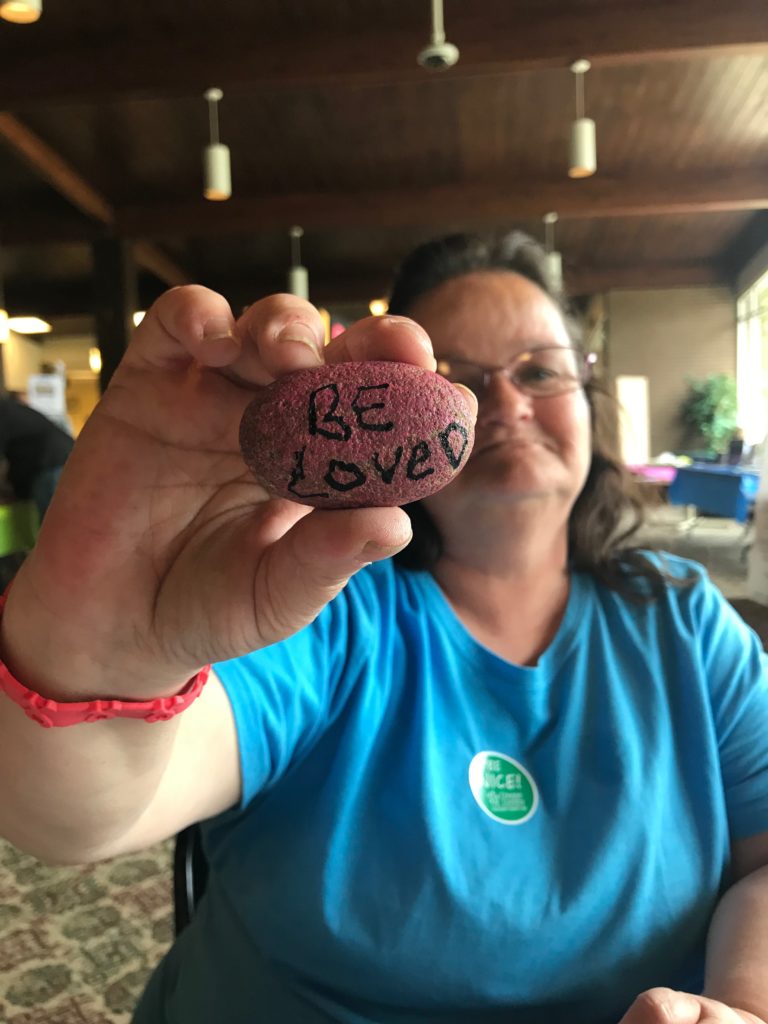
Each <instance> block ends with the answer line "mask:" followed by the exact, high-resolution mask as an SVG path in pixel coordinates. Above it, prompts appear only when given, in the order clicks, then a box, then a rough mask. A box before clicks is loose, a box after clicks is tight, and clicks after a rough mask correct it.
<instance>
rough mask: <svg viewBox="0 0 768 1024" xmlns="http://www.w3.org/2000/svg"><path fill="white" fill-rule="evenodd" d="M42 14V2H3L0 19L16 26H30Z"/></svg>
mask: <svg viewBox="0 0 768 1024" xmlns="http://www.w3.org/2000/svg"><path fill="white" fill-rule="evenodd" d="M42 13H43V0H3V2H2V3H0V18H5V20H6V21H12V22H14V23H15V24H16V25H31V24H32V23H33V22H35V21H37V19H38V18H39V17H40V15H41V14H42Z"/></svg>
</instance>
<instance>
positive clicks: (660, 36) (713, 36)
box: [0, 0, 768, 107]
mask: <svg viewBox="0 0 768 1024" xmlns="http://www.w3.org/2000/svg"><path fill="white" fill-rule="evenodd" d="M450 31H451V39H452V40H454V41H455V42H456V44H457V45H458V46H459V48H460V50H461V59H460V61H459V63H458V64H457V65H456V67H454V68H453V69H451V71H449V72H447V74H449V75H451V76H456V77H462V76H467V75H478V74H504V73H509V72H514V71H519V70H531V69H536V68H563V69H565V68H566V67H567V66H568V65H569V63H570V62H571V61H572V60H573V59H574V57H578V56H585V57H589V58H590V59H591V60H592V62H593V64H594V65H595V66H596V67H609V66H616V65H620V64H629V63H646V62H648V61H651V60H663V59H669V58H679V57H680V56H684V55H696V54H702V53H708V52H712V51H722V52H731V51H734V52H736V51H738V52H762V51H764V50H766V49H768V18H766V17H765V3H764V0H731V2H730V3H728V4H724V3H723V2H722V0H655V2H650V0H646V2H644V3H643V4H642V5H635V7H634V8H633V11H632V17H631V18H629V17H627V13H626V10H625V8H624V5H622V4H618V3H616V2H615V0H605V2H604V3H601V4H595V5H594V6H590V8H589V16H588V17H585V11H584V8H583V7H581V6H580V5H578V4H568V5H566V4H563V5H562V6H560V7H555V8H553V7H552V6H551V5H541V6H540V5H536V4H530V5H527V6H526V8H525V11H524V13H521V12H520V10H518V8H517V5H512V4H510V3H508V0H504V2H501V0H499V2H496V3H491V4H488V5H482V6H481V5H472V9H469V5H465V6H464V7H463V8H462V7H457V10H456V11H452V12H451V25H450ZM424 41H425V39H424V38H423V36H419V35H416V34H415V33H414V31H413V29H412V28H411V27H409V26H405V27H403V28H402V29H387V28H382V27H380V26H377V25H375V24H371V25H370V27H369V28H366V29H360V30H359V31H355V32H351V31H349V30H341V31H338V32H332V31H330V30H328V31H325V32H317V31H314V32H309V33H307V34H306V35H304V36H301V35H297V34H296V33H295V32H289V31H286V30H285V28H283V34H282V35H280V26H276V28H275V34H270V35H269V36H267V35H265V34H263V33H254V35H253V37H250V36H248V35H247V34H246V33H244V32H242V30H241V29H237V30H236V31H232V32H230V33H227V32H226V30H225V29H222V30H221V32H220V33H218V34H213V33H207V34H204V35H200V34H198V35H192V34H188V35H186V36H185V35H184V32H183V27H182V26H181V25H179V26H178V32H177V33H176V34H175V37H174V43H173V60H169V59H168V42H167V39H166V38H165V36H163V37H162V38H161V37H158V34H157V33H154V32H152V31H149V32H148V33H147V35H146V37H145V38H136V37H135V36H130V37H129V36H127V35H126V33H124V32H121V30H120V25H119V23H118V22H116V24H115V33H114V37H113V38H109V39H105V38H99V39H94V40H91V41H89V42H87V43H82V42H78V41H76V40H75V39H74V38H72V39H68V40H57V41H56V46H51V47H48V48H46V47H45V46H44V40H43V44H42V45H41V42H40V41H38V40H35V41H34V43H33V42H32V41H31V40H30V42H29V43H28V44H27V43H26V41H24V40H20V39H18V38H17V37H15V36H14V42H13V46H8V47H6V48H3V47H2V46H0V56H2V60H1V61H0V94H1V95H2V96H3V102H4V104H5V105H6V106H7V107H14V106H19V105H24V106H27V105H29V104H34V103H41V102H47V103H60V102H64V101H72V100H83V99H90V100H92V101H99V102H102V101H104V100H107V99H115V98H116V97H130V96H135V97H145V98H146V97H158V96H160V95H163V94H167V95H189V94H198V93H201V92H202V91H203V89H204V88H205V86H207V85H208V84H210V82H215V83H216V84H217V85H219V86H221V87H222V88H225V89H248V90H253V89H254V88H258V89H269V88H282V87H285V86H298V85H313V86H318V85H324V86H341V87H343V88H349V87H350V86H352V85H356V84H357V85H360V84H384V83H393V82H402V81H414V80H424V76H425V74H426V72H424V71H423V70H422V69H420V68H419V67H417V65H416V53H417V52H418V50H419V49H420V47H421V46H422V45H423V43H424ZM62 44H63V45H62ZM201 69H205V71H204V79H205V80H203V78H201Z"/></svg>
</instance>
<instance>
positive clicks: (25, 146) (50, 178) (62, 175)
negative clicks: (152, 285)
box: [0, 111, 189, 285]
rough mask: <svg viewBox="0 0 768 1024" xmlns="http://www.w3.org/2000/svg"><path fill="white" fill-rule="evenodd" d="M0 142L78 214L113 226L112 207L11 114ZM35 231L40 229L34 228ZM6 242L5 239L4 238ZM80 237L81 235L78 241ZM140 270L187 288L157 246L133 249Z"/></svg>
mask: <svg viewBox="0 0 768 1024" xmlns="http://www.w3.org/2000/svg"><path fill="white" fill-rule="evenodd" d="M0 138H2V140H3V141H4V142H5V143H6V144H7V145H8V146H9V148H10V149H12V150H13V152H15V153H16V155H17V156H19V157H20V158H21V159H22V160H23V161H24V162H25V163H26V164H28V165H29V167H31V169H32V170H33V171H34V173H35V174H36V175H37V176H38V177H39V178H41V179H42V180H43V181H45V182H47V183H48V184H49V185H51V186H52V187H53V188H54V189H55V190H56V191H57V192H58V193H59V195H61V196H63V198H64V199H66V200H68V202H70V203H71V204H72V205H73V206H74V207H75V208H76V209H77V210H79V211H80V212H81V213H84V214H86V216H88V217H91V218H93V219H94V220H96V221H98V222H99V223H101V224H102V225H104V226H106V227H108V228H113V227H114V225H115V210H114V207H113V206H112V205H111V204H110V203H109V202H108V201H107V200H106V199H105V198H104V196H102V195H101V193H99V192H98V191H97V190H96V189H95V188H94V187H93V186H92V185H91V184H90V182H88V181H86V179H85V178H84V177H83V176H82V175H81V174H79V173H78V171H76V170H75V169H74V167H72V166H71V165H70V164H69V163H68V162H67V161H66V160H65V159H64V158H63V157H62V156H61V155H60V154H59V153H57V152H56V150H55V149H52V148H51V146H49V145H48V144H47V143H46V142H45V141H44V140H43V139H41V138H40V137H39V136H38V135H36V134H35V133H34V132H33V131H31V130H30V129H29V128H28V127H27V126H26V125H25V124H24V123H23V122H22V121H20V120H19V118H17V117H14V116H13V114H9V113H7V112H2V111H0ZM37 227H38V229H39V227H40V225H39V224H38V225H37ZM5 237H6V240H7V235H6V236H5ZM82 237H83V234H82V233H81V234H80V238H82ZM134 258H135V259H136V262H137V263H138V264H139V266H141V267H143V268H144V269H145V270H149V271H150V272H151V273H153V274H155V275H156V276H157V277H159V278H160V280H161V281H165V283H166V284H169V285H177V284H186V283H188V282H189V276H188V274H187V273H186V272H185V271H184V270H183V269H182V268H181V267H180V266H179V265H178V264H177V263H175V262H174V261H173V260H172V259H171V258H170V256H168V255H167V254H166V253H165V252H163V251H162V249H160V248H159V247H158V246H156V245H153V244H152V243H150V242H143V243H141V244H140V245H136V246H134Z"/></svg>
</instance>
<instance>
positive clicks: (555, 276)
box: [544, 213, 563, 291]
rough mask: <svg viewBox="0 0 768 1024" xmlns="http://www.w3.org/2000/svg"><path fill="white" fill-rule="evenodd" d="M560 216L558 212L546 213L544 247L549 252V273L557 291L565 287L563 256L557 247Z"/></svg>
mask: <svg viewBox="0 0 768 1024" xmlns="http://www.w3.org/2000/svg"><path fill="white" fill-rule="evenodd" d="M557 221H558V216H557V214H556V213H545V214H544V249H545V251H546V254H547V274H548V276H549V280H550V283H551V285H552V287H553V288H555V289H556V290H557V291H562V288H563V257H562V255H561V253H559V252H558V251H557V250H556V249H555V224H557Z"/></svg>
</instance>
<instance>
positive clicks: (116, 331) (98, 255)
mask: <svg viewBox="0 0 768 1024" xmlns="http://www.w3.org/2000/svg"><path fill="white" fill-rule="evenodd" d="M91 252H92V256H93V312H94V317H95V319H96V344H97V345H98V346H99V349H100V351H101V379H100V385H101V390H102V393H103V391H104V389H105V388H106V386H107V384H108V383H109V381H110V378H111V377H112V374H113V373H114V372H115V370H116V369H117V364H118V363H119V362H120V360H121V359H122V357H123V353H124V352H125V349H126V347H127V345H128V341H129V339H130V336H131V332H132V330H133V313H134V310H135V309H136V308H137V307H136V295H137V279H136V264H135V263H134V260H133V253H132V247H131V244H130V243H129V242H124V241H121V240H120V239H116V238H107V239H103V240H100V241H97V242H94V243H93V245H92V248H91Z"/></svg>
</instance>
